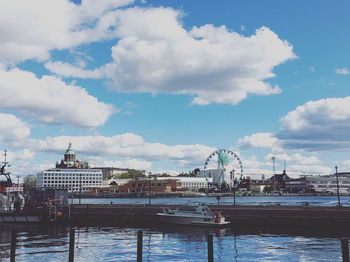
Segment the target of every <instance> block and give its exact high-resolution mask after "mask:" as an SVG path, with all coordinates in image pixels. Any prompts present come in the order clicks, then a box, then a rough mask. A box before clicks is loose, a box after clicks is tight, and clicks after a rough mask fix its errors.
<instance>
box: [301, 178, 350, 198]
mask: <svg viewBox="0 0 350 262" xmlns="http://www.w3.org/2000/svg"><path fill="white" fill-rule="evenodd" d="M306 181H307V183H308V185H309V186H312V187H313V188H314V189H315V191H316V192H331V193H333V194H336V193H337V178H336V176H335V175H328V176H307V177H306ZM338 182H339V193H340V194H349V192H350V177H349V176H346V175H343V174H341V173H340V174H338Z"/></svg>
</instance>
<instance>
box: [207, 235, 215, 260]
mask: <svg viewBox="0 0 350 262" xmlns="http://www.w3.org/2000/svg"><path fill="white" fill-rule="evenodd" d="M213 261H214V250H213V235H212V234H209V235H208V262H213Z"/></svg>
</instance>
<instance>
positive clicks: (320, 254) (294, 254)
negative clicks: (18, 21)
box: [0, 226, 342, 262]
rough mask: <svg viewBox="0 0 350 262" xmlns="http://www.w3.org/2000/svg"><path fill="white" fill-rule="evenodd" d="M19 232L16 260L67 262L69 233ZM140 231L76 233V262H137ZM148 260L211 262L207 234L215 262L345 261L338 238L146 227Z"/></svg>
mask: <svg viewBox="0 0 350 262" xmlns="http://www.w3.org/2000/svg"><path fill="white" fill-rule="evenodd" d="M0 230H1V231H0V232H1V233H0V260H1V258H2V259H3V261H9V258H8V256H9V252H10V251H9V249H10V246H9V245H10V244H9V239H10V229H9V228H8V227H1V226H0ZM18 230H19V237H18V246H17V256H16V261H33V262H39V261H45V262H49V261H67V260H68V242H69V239H68V236H69V232H68V229H66V228H39V227H36V226H31V227H26V228H21V229H18ZM137 230H139V228H119V227H101V228H97V227H93V228H80V229H77V230H76V235H75V238H76V245H75V261H136V255H137V254H136V247H137ZM143 230H144V237H143V261H206V260H207V241H206V238H207V234H208V233H212V234H213V235H214V259H215V261H341V259H342V253H341V244H340V240H339V239H338V238H331V237H323V238H321V237H314V236H311V237H310V236H290V235H271V234H260V235H259V234H237V233H234V232H233V231H231V229H216V230H213V231H210V232H208V230H205V229H192V228H189V227H184V228H183V227H170V228H169V227H168V228H161V227H159V228H146V229H143Z"/></svg>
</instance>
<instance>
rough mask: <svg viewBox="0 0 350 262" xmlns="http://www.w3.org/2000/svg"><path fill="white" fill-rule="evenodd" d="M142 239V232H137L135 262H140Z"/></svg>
mask: <svg viewBox="0 0 350 262" xmlns="http://www.w3.org/2000/svg"><path fill="white" fill-rule="evenodd" d="M142 238H143V231H142V230H139V231H137V262H142Z"/></svg>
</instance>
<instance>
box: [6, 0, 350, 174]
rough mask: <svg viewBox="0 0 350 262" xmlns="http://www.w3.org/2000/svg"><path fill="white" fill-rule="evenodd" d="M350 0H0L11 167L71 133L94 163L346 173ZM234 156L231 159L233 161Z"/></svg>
mask: <svg viewBox="0 0 350 262" xmlns="http://www.w3.org/2000/svg"><path fill="white" fill-rule="evenodd" d="M349 9H350V2H349V1H346V0H338V1H331V0H322V1H319V0H317V1H316V0H308V1H303V0H293V1H280V0H220V1H209V0H201V1H199V0H163V1H156V0H141V1H136V0H135V1H133V0H99V1H97V0H81V1H68V0H50V1H47V0H29V1H21V0H2V1H1V2H0V101H1V102H0V149H1V150H5V149H6V150H7V152H8V160H9V161H10V162H11V164H12V166H11V167H10V170H9V171H11V172H12V174H13V175H15V176H20V177H23V176H26V175H28V174H36V173H38V172H40V171H43V170H45V169H47V168H52V167H54V165H55V163H56V161H60V160H61V158H62V155H63V153H64V151H65V150H66V148H67V147H68V143H70V142H71V143H72V144H73V149H74V150H75V152H76V153H77V157H78V158H79V159H81V160H87V161H89V162H90V164H91V165H92V166H111V167H120V168H135V169H143V170H147V171H150V172H153V173H157V172H168V173H170V174H177V173H179V172H188V171H189V170H193V169H195V168H200V169H203V166H204V163H205V161H206V159H207V157H208V156H209V155H210V154H211V153H212V152H214V151H215V150H217V149H220V148H225V149H229V150H231V151H233V152H235V153H236V154H237V155H238V156H239V158H240V159H241V160H242V165H243V169H244V175H247V176H252V177H253V176H261V175H262V174H264V175H265V176H270V175H272V172H273V171H272V170H273V165H272V157H275V159H276V167H275V168H276V171H277V172H281V171H282V170H283V168H284V162H285V163H286V167H287V173H288V174H289V175H291V176H292V177H298V176H300V175H318V174H330V173H334V170H335V169H334V167H335V166H336V165H337V166H338V171H339V172H346V171H350V155H349V151H350V132H349V130H350V96H349V94H350V92H349V80H350V51H349V50H350V49H349V46H350V32H349V31H350V17H349V15H348V10H349ZM232 161H233V164H235V162H234V161H236V160H235V159H233V160H232Z"/></svg>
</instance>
